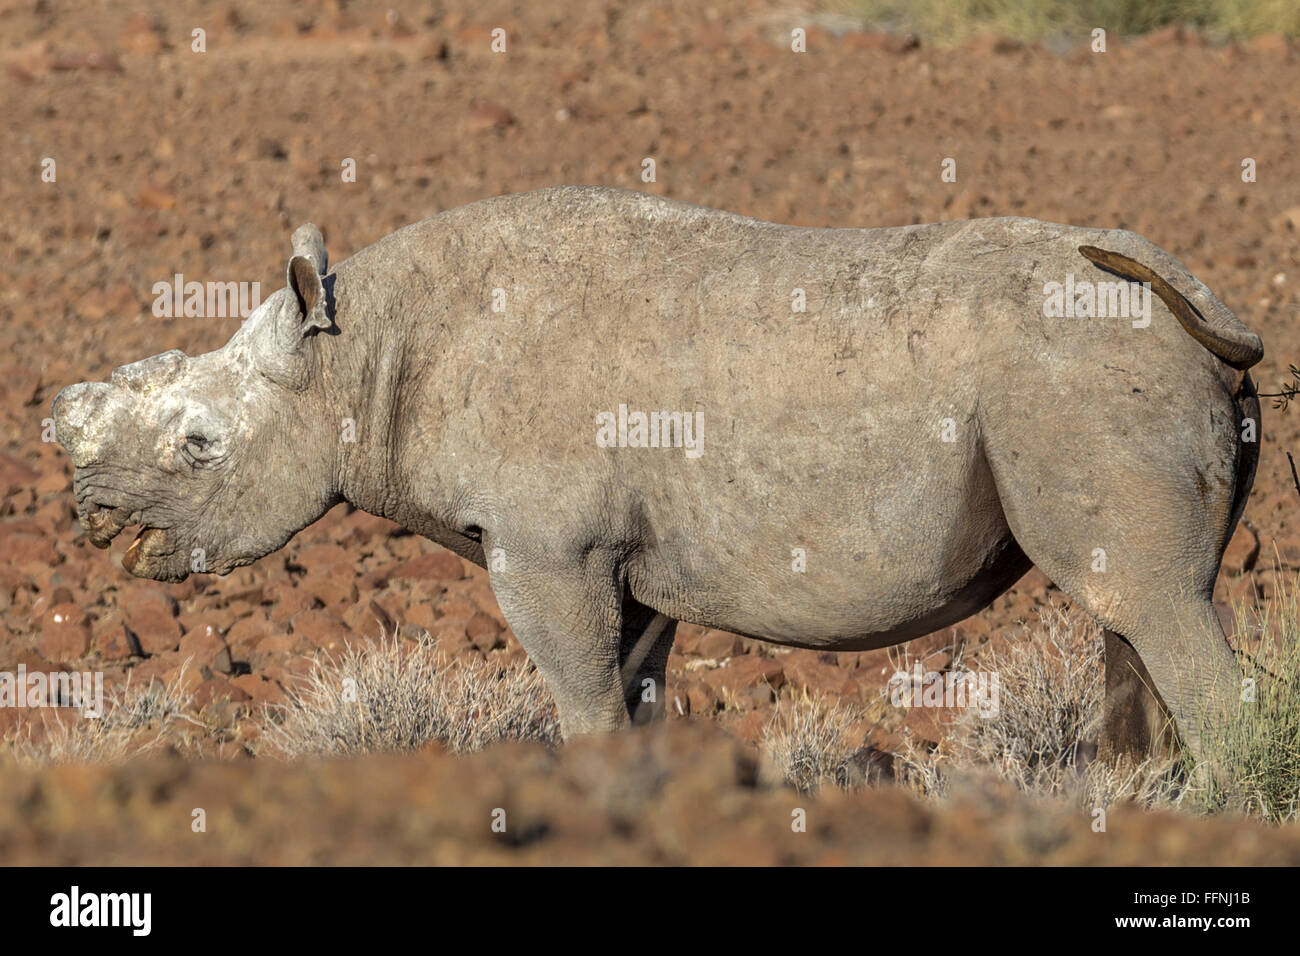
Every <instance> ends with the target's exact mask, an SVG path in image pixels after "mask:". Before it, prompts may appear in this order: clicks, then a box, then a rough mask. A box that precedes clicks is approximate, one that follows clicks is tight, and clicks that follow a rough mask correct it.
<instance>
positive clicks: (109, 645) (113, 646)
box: [94, 613, 144, 661]
mask: <svg viewBox="0 0 1300 956" xmlns="http://www.w3.org/2000/svg"><path fill="white" fill-rule="evenodd" d="M94 638H95V647H96V648H97V649H98V650H99V656H100V657H102V658H103V659H104V660H108V661H119V660H126V659H127V658H130V657H139V656H141V655H143V653H144V651H143V649H142V648H141V647H140V642H139V641H138V640H137V639H136V636H135V635H134V634H133V633H131V631H130V630H128V629H127V627H126V625H125V624H123V623H122V617H121V615H120V614H116V613H115V614H113V615H112V616H111V617H109V618H108V619H106V620H104V621H101V622H99V623H98V624H96V625H95V628H94Z"/></svg>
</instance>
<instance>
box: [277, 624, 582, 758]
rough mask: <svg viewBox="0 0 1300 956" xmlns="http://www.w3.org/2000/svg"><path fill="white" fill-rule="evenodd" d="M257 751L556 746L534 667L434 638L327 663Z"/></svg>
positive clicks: (368, 649) (293, 753)
mask: <svg viewBox="0 0 1300 956" xmlns="http://www.w3.org/2000/svg"><path fill="white" fill-rule="evenodd" d="M274 716H275V718H276V719H274V720H272V721H271V722H270V724H269V727H268V728H267V731H266V733H265V734H264V736H263V740H262V746H261V747H260V748H259V750H264V751H266V752H272V753H275V754H277V755H279V756H283V757H288V758H298V757H309V756H345V755H350V754H362V753H374V752H391V751H405V750H415V749H418V748H419V747H422V746H424V745H425V744H427V743H429V742H430V741H438V742H440V743H442V744H443V745H444V746H445V747H446V748H447V749H448V750H450V751H452V752H454V753H472V752H474V751H476V750H482V749H483V748H484V747H487V746H490V745H491V744H494V743H497V742H498V741H503V740H539V741H542V742H543V743H546V744H550V745H554V744H556V743H558V742H559V739H560V734H559V720H558V718H557V716H556V712H555V704H554V702H553V701H552V699H551V696H550V693H549V692H548V691H547V690H546V687H545V685H544V684H543V683H542V679H541V676H540V675H539V674H538V673H537V672H536V671H535V670H534V669H533V668H532V666H531V665H530V664H523V665H510V666H506V667H500V666H498V665H497V664H494V663H491V662H488V661H481V660H469V659H465V658H451V657H449V656H448V655H447V654H446V653H444V652H443V651H442V650H441V649H440V648H439V647H438V645H437V644H436V643H435V642H434V641H433V639H432V638H429V637H427V636H425V637H422V638H420V639H418V640H402V639H399V638H392V639H389V638H387V637H385V638H383V639H382V640H381V641H380V642H379V643H378V644H375V645H372V646H365V647H360V648H349V649H348V650H347V651H346V652H345V653H344V654H343V655H342V656H341V657H339V658H337V659H333V658H322V659H320V660H318V661H317V662H316V666H315V668H314V669H313V670H312V672H311V673H310V674H309V675H308V676H307V678H306V679H305V680H304V682H303V685H302V686H301V687H299V688H296V689H295V690H294V692H292V693H291V695H290V699H289V702H288V703H287V704H285V705H283V706H281V707H279V708H277V709H276V711H275V712H274Z"/></svg>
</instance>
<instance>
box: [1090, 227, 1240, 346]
mask: <svg viewBox="0 0 1300 956" xmlns="http://www.w3.org/2000/svg"><path fill="white" fill-rule="evenodd" d="M1079 252H1081V253H1083V255H1084V257H1085V258H1087V259H1089V260H1090V261H1092V262H1094V263H1096V264H1097V265H1098V266H1100V267H1101V268H1103V269H1105V270H1106V271H1107V272H1113V273H1114V274H1115V275H1117V276H1120V277H1122V278H1125V279H1129V280H1130V281H1135V282H1148V283H1150V284H1151V289H1152V291H1153V292H1155V294H1156V295H1158V296H1159V297H1160V301H1161V302H1163V303H1164V304H1165V305H1166V306H1167V307H1168V309H1169V311H1170V312H1172V313H1173V314H1174V316H1175V317H1176V318H1177V319H1178V321H1179V323H1180V324H1181V325H1182V327H1183V328H1184V329H1186V330H1187V334H1188V335H1190V336H1191V337H1192V338H1194V339H1195V340H1196V341H1197V342H1200V343H1201V345H1203V346H1205V348H1206V349H1208V350H1209V351H1210V352H1211V353H1213V354H1214V355H1216V356H1217V357H1218V358H1220V359H1222V360H1223V361H1224V362H1225V363H1227V364H1228V365H1231V366H1232V367H1233V368H1235V369H1241V370H1243V371H1244V370H1245V369H1248V368H1250V367H1251V366H1252V365H1254V364H1256V363H1257V362H1258V361H1259V360H1260V359H1262V358H1263V357H1264V343H1263V342H1261V341H1260V339H1259V336H1258V335H1256V334H1255V333H1254V332H1252V331H1250V329H1248V328H1246V327H1245V326H1244V325H1242V324H1241V321H1240V320H1239V319H1238V318H1237V317H1236V316H1235V315H1233V314H1232V312H1231V311H1230V310H1229V309H1228V308H1227V307H1226V306H1224V305H1223V304H1222V303H1220V302H1219V301H1218V300H1217V299H1215V298H1214V297H1213V296H1211V295H1206V296H1199V297H1198V298H1200V299H1201V300H1202V303H1201V308H1200V309H1198V308H1197V307H1196V306H1194V305H1192V303H1191V302H1189V301H1188V300H1187V297H1186V296H1184V295H1183V294H1182V293H1181V292H1179V291H1178V290H1177V289H1175V288H1174V287H1173V286H1172V285H1170V284H1169V282H1168V281H1166V280H1165V279H1164V277H1163V276H1161V275H1159V274H1158V273H1156V272H1154V271H1153V270H1152V269H1150V268H1148V267H1147V266H1144V265H1143V264H1142V263H1140V262H1138V261H1137V260H1136V259H1130V258H1129V257H1128V256H1125V255H1120V254H1119V253H1118V252H1108V251H1106V250H1105V249H1098V248H1097V247H1096V246H1080V247H1079ZM1202 312H1204V313H1206V314H1208V316H1209V317H1210V319H1211V320H1213V321H1212V323H1211V322H1210V321H1207V320H1206V318H1205V316H1204V315H1202Z"/></svg>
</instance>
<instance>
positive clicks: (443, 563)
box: [388, 549, 465, 581]
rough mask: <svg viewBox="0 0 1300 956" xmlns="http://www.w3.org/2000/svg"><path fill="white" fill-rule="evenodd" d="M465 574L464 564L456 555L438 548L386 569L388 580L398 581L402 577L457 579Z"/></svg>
mask: <svg viewBox="0 0 1300 956" xmlns="http://www.w3.org/2000/svg"><path fill="white" fill-rule="evenodd" d="M464 576H465V566H464V565H463V564H462V563H461V560H460V558H459V557H458V556H457V555H454V554H452V553H451V552H450V551H447V550H445V549H440V550H438V551H429V552H427V553H425V554H421V555H420V556H419V557H415V558H412V559H411V560H409V561H403V562H402V563H401V564H399V565H397V566H396V567H394V568H391V569H390V570H389V571H388V578H389V580H393V581H399V580H402V579H403V578H418V579H421V580H427V581H459V580H460V579H461V578H463V577H464Z"/></svg>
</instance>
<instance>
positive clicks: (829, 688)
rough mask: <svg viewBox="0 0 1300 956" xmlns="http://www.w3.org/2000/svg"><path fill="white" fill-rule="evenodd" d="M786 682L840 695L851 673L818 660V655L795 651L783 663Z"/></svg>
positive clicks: (811, 689)
mask: <svg viewBox="0 0 1300 956" xmlns="http://www.w3.org/2000/svg"><path fill="white" fill-rule="evenodd" d="M782 667H783V669H784V673H785V677H786V680H788V681H789V682H790V683H791V684H793V685H794V686H795V687H803V688H806V689H808V690H810V691H820V692H822V693H826V694H833V695H839V694H841V693H843V692H844V688H845V685H846V684H847V683H848V682H849V672H848V671H846V670H845V669H843V668H841V667H836V666H835V665H834V664H827V663H825V662H823V661H821V660H819V659H818V657H817V655H816V653H814V652H810V651H804V652H799V651H795V652H794V653H792V654H789V655H787V656H786V658H785V660H784V661H783V662H782Z"/></svg>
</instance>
